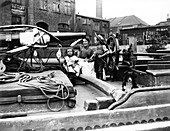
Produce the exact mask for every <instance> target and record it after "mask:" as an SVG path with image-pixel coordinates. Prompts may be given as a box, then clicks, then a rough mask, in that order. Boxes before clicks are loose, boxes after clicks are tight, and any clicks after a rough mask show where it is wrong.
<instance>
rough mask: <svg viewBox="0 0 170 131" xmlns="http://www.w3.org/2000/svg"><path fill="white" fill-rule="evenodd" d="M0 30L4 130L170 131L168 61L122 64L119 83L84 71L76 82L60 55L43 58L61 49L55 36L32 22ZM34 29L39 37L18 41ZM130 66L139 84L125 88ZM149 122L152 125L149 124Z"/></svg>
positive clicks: (0, 113) (1, 126) (0, 123)
mask: <svg viewBox="0 0 170 131" xmlns="http://www.w3.org/2000/svg"><path fill="white" fill-rule="evenodd" d="M37 31H38V32H37ZM4 32H5V33H4ZM18 32H20V33H18ZM30 32H31V33H30ZM0 33H1V34H0V35H1V37H0V38H1V39H0V40H1V43H0V44H1V47H3V48H2V49H1V54H0V56H1V62H2V63H4V65H3V66H2V67H3V68H1V76H0V78H1V79H0V130H2V131H15V130H16V131H81V130H114V129H115V130H119V129H125V128H126V129H127V128H128V129H130V130H131V129H132V130H163V129H167V130H168V129H169V125H168V123H169V119H170V113H169V110H170V98H169V97H170V95H169V94H170V86H169V79H168V78H169V73H168V71H169V64H168V63H169V61H168V60H166V61H165V60H162V59H161V60H153V61H138V62H143V63H142V64H141V63H139V64H138V63H137V64H136V65H135V68H129V67H127V66H124V65H119V71H118V76H117V78H119V79H118V80H117V81H115V82H110V81H102V80H99V79H96V78H95V77H92V76H90V75H87V74H81V75H80V76H78V77H77V76H76V77H73V78H74V80H75V83H74V84H73V83H72V82H71V80H70V79H73V78H70V76H69V75H68V74H67V73H65V72H64V71H63V67H62V61H61V58H58V57H57V56H53V57H54V58H53V59H54V60H55V61H54V60H52V59H48V57H47V58H44V56H45V55H47V56H51V54H53V55H54V54H57V52H58V51H59V49H61V48H62V47H61V42H60V40H59V39H58V38H57V37H56V36H54V35H52V34H51V33H50V32H47V31H45V30H43V29H41V28H39V27H35V26H30V25H12V26H2V27H0ZM32 33H36V35H38V38H34V39H33V40H30V41H29V42H30V43H28V41H25V40H24V39H23V38H22V41H21V40H19V41H18V39H19V38H21V37H23V36H24V38H25V35H23V34H26V35H27V37H29V38H30V39H32V37H33V36H34V37H35V34H34V35H32ZM81 37H82V36H81ZM83 37H84V36H83ZM18 42H19V43H20V44H19V45H18ZM25 42H26V43H25ZM11 43H12V44H14V45H12V47H11V45H10V44H11ZM6 44H7V45H8V46H6ZM51 44H52V45H53V47H52V45H51ZM50 45H51V46H50ZM54 45H55V46H54ZM48 47H49V48H48ZM50 49H53V50H50ZM51 52H52V53H51ZM44 54H45V55H44ZM42 55H44V56H42ZM161 55H162V54H161ZM14 56H15V57H14ZM55 57H56V58H55ZM16 60H17V62H19V64H17V62H16ZM46 60H47V61H46ZM50 60H51V61H52V62H51V61H50ZM27 63H29V64H27ZM165 63H166V64H165ZM14 65H15V66H14ZM127 69H128V70H129V72H133V73H136V74H137V77H136V81H137V84H138V88H135V89H132V90H130V91H128V92H123V91H122V80H123V73H124V71H125V70H127ZM23 71H26V72H23ZM157 123H159V124H157ZM160 123H161V124H160ZM155 124H156V126H154V125H155ZM162 124H163V125H164V126H162ZM148 125H152V126H151V128H146V127H147V126H148Z"/></svg>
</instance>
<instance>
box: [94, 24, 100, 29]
mask: <svg viewBox="0 0 170 131" xmlns="http://www.w3.org/2000/svg"><path fill="white" fill-rule="evenodd" d="M94 30H96V31H99V30H100V23H99V22H94Z"/></svg>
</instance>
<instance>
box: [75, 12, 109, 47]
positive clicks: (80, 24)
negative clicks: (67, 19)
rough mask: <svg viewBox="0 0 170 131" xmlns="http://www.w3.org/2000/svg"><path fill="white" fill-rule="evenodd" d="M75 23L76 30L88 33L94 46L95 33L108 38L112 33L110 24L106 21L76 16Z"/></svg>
mask: <svg viewBox="0 0 170 131" xmlns="http://www.w3.org/2000/svg"><path fill="white" fill-rule="evenodd" d="M75 23H76V24H75V30H76V31H77V32H86V34H87V36H88V37H89V38H90V40H91V42H92V43H93V44H94V43H95V33H96V34H101V35H102V36H104V37H105V38H107V37H108V34H109V32H110V22H109V21H108V20H106V19H102V18H96V17H88V16H83V15H79V14H76V20H75Z"/></svg>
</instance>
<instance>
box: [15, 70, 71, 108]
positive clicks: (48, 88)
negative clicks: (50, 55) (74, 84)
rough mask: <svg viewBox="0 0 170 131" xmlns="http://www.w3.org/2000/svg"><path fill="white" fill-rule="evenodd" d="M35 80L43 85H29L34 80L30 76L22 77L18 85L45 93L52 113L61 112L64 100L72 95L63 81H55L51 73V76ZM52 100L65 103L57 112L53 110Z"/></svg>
mask: <svg viewBox="0 0 170 131" xmlns="http://www.w3.org/2000/svg"><path fill="white" fill-rule="evenodd" d="M34 78H36V80H37V81H38V82H39V83H41V84H43V85H37V84H31V83H28V81H29V80H30V79H32V78H31V76H29V75H28V74H26V75H25V76H23V77H21V78H20V79H19V83H18V84H19V85H21V86H26V87H34V88H37V89H39V90H40V91H41V92H42V93H43V95H44V96H46V97H47V107H48V108H49V109H50V110H51V111H60V110H61V109H62V108H63V106H64V100H66V99H67V98H68V97H69V94H70V93H69V89H68V87H67V86H66V85H65V84H64V83H63V82H62V81H58V80H56V79H54V78H53V73H50V75H48V76H42V77H39V76H38V77H34ZM47 92H48V93H51V94H52V93H53V94H54V95H48V94H47ZM60 93H61V94H60ZM52 99H59V100H62V101H63V103H62V106H61V108H59V109H57V110H54V109H52V108H51V106H50V100H52ZM24 102H28V101H24Z"/></svg>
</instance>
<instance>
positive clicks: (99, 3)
mask: <svg viewBox="0 0 170 131" xmlns="http://www.w3.org/2000/svg"><path fill="white" fill-rule="evenodd" d="M96 17H99V18H102V0H96Z"/></svg>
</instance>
